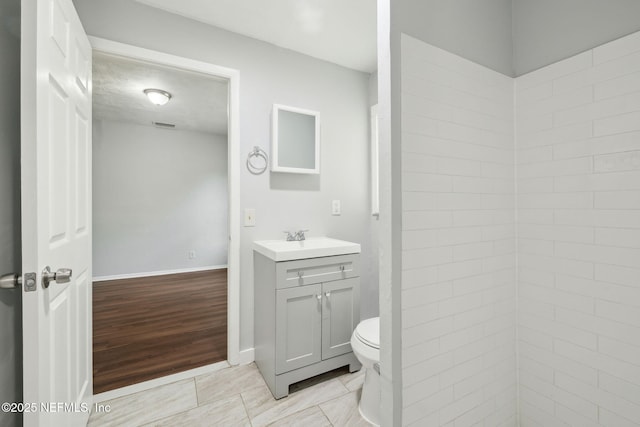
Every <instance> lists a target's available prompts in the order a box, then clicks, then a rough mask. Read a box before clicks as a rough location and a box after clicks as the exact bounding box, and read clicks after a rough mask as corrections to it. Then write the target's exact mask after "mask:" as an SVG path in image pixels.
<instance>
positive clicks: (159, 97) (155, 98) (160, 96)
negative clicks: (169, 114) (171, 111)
mask: <svg viewBox="0 0 640 427" xmlns="http://www.w3.org/2000/svg"><path fill="white" fill-rule="evenodd" d="M143 92H144V93H145V95H147V98H149V101H151V102H152V103H153V104H155V105H164V104H166V103H167V102H169V100H170V99H171V94H170V93H169V92H167V91H166V90H161V89H145V90H143Z"/></svg>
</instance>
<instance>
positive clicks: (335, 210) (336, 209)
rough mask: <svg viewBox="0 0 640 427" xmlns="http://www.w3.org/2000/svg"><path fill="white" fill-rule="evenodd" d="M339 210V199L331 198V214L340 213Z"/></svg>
mask: <svg viewBox="0 0 640 427" xmlns="http://www.w3.org/2000/svg"><path fill="white" fill-rule="evenodd" d="M341 210H342V208H341V206H340V200H333V201H332V202H331V215H340V214H341Z"/></svg>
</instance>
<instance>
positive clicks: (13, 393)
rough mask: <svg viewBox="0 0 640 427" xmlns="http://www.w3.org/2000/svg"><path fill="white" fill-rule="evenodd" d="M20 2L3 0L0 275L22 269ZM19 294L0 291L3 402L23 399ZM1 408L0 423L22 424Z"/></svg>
mask: <svg viewBox="0 0 640 427" xmlns="http://www.w3.org/2000/svg"><path fill="white" fill-rule="evenodd" d="M19 35H20V1H19V0H3V1H2V2H0V58H2V70H1V71H0V93H2V102H0V200H1V202H0V274H5V273H11V272H19V271H20V263H21V257H20V251H21V249H20V36H19ZM21 304H22V302H21V293H20V291H19V290H0V402H19V401H20V400H22V341H21V339H22V329H21V319H22V313H21ZM21 424H22V421H21V417H20V416H19V415H17V414H10V413H9V414H7V413H4V412H0V426H3V427H4V426H14V425H21Z"/></svg>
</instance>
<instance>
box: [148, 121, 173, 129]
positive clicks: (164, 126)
mask: <svg viewBox="0 0 640 427" xmlns="http://www.w3.org/2000/svg"><path fill="white" fill-rule="evenodd" d="M152 123H153V125H154V126H155V127H157V128H160V129H175V128H176V125H174V124H173V123H162V122H152Z"/></svg>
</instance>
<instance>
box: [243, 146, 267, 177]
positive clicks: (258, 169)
mask: <svg viewBox="0 0 640 427" xmlns="http://www.w3.org/2000/svg"><path fill="white" fill-rule="evenodd" d="M254 157H258V158H262V159H264V165H257V166H256V165H255V164H254V163H253V162H252V159H253V158H254ZM268 165H269V156H268V155H267V153H265V151H264V150H263V149H262V148H260V147H258V146H255V147H253V150H251V152H249V155H248V156H247V169H249V172H251V173H252V174H253V175H261V174H263V173H264V171H266V170H267V166H268Z"/></svg>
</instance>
